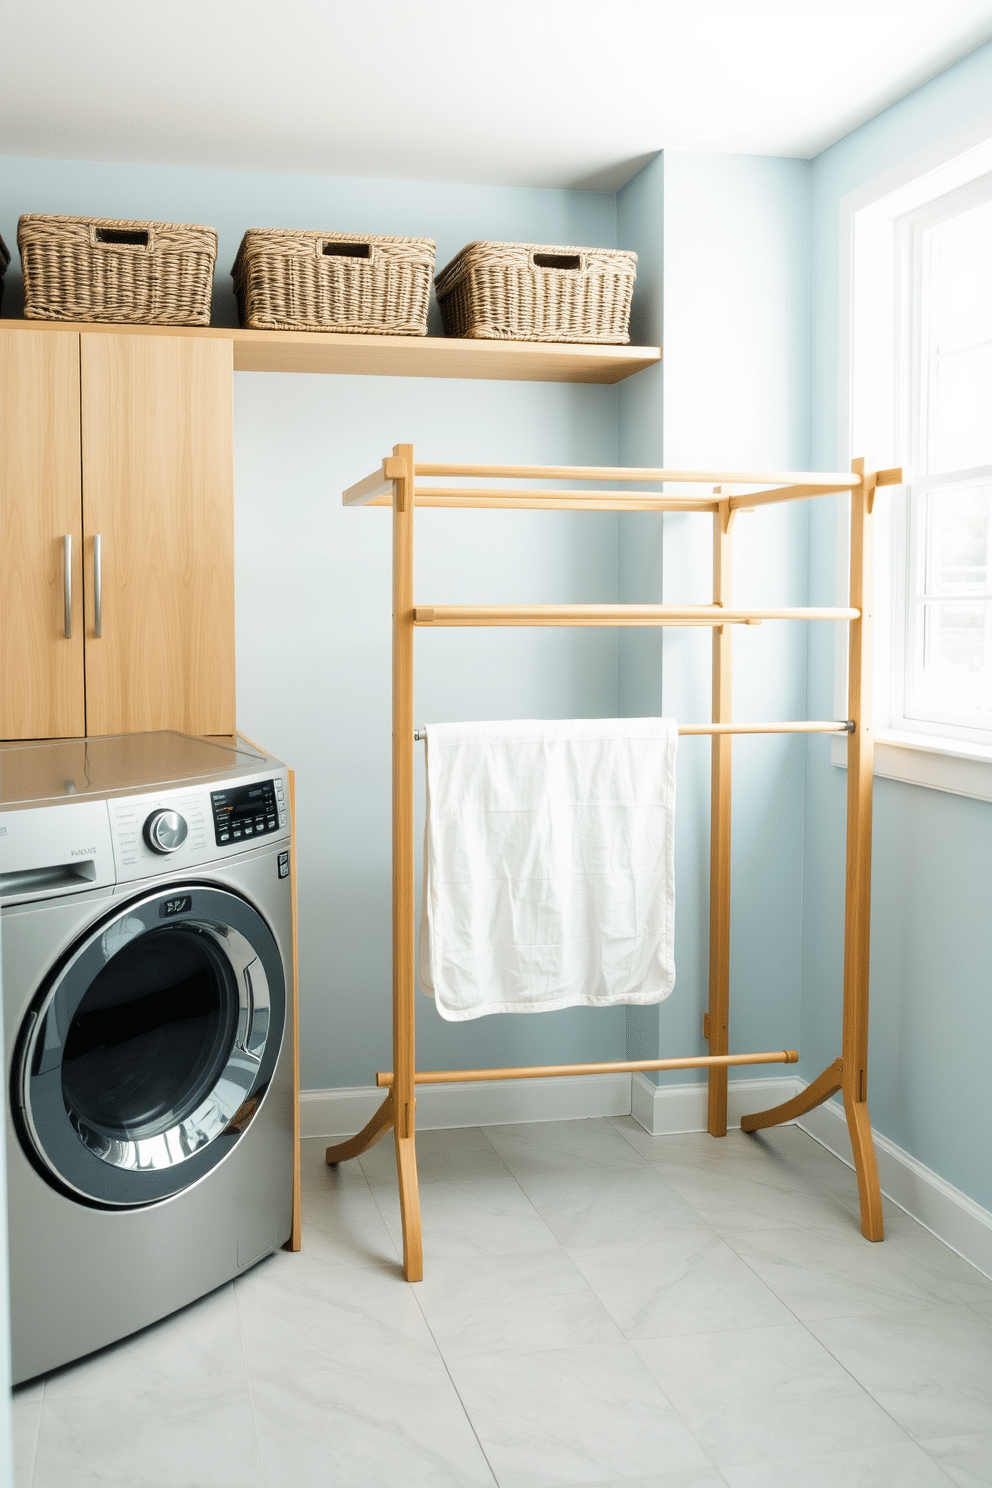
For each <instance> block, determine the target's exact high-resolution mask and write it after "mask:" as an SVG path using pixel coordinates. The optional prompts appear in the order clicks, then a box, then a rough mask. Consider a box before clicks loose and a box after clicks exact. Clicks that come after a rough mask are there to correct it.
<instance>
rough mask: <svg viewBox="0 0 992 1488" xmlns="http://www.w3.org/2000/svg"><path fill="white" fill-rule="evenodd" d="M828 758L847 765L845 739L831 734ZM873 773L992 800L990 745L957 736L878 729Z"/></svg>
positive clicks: (954, 793)
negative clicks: (963, 740) (954, 737)
mask: <svg viewBox="0 0 992 1488" xmlns="http://www.w3.org/2000/svg"><path fill="white" fill-rule="evenodd" d="M830 760H831V763H832V764H835V765H839V766H840V767H841V769H846V768H847V740H846V739H845V738H836V737H835V738H834V739H833V740H832V741H831V746H830ZM875 774H876V775H881V776H884V777H885V778H886V779H888V780H903V781H905V782H906V783H907V784H908V785H922V786H925V787H926V788H927V789H929V790H942V791H949V792H950V793H951V794H952V795H956V796H972V797H974V798H975V799H976V800H979V801H992V749H986V748H984V747H983V746H982V745H980V744H967V743H963V742H962V741H961V740H960V739H941V738H936V737H934V736H933V735H928V734H909V733H898V732H896V731H895V730H894V729H879V730H878V732H877V733H876V735H875Z"/></svg>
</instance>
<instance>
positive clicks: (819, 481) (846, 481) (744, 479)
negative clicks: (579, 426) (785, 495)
mask: <svg viewBox="0 0 992 1488" xmlns="http://www.w3.org/2000/svg"><path fill="white" fill-rule="evenodd" d="M414 474H415V475H416V476H417V477H420V476H428V475H429V476H465V477H467V478H468V479H470V480H477V479H481V480H486V479H495V480H590V481H657V482H658V483H659V484H660V483H661V482H662V481H678V482H680V483H682V482H685V483H688V484H695V483H699V484H700V485H707V486H709V485H734V486H800V485H803V486H807V485H815V486H822V487H823V488H824V490H825V491H850V490H851V489H852V487H853V486H854V485H855V484H856V482H855V480H854V478H853V476H852V475H851V474H850V473H848V472H843V471H842V472H835V471H819V470H800V471H796V470H772V471H765V470H751V471H740V470H736V471H726V470H658V469H648V468H645V467H643V466H640V467H638V466H627V465H452V464H437V463H436V462H434V461H431V462H429V463H426V464H425V463H423V462H422V461H419V460H418V461H417V464H416V465H415V467H414Z"/></svg>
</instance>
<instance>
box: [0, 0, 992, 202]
mask: <svg viewBox="0 0 992 1488" xmlns="http://www.w3.org/2000/svg"><path fill="white" fill-rule="evenodd" d="M5 12H6V13H5V18H4V21H3V24H2V29H0V46H2V51H0V153H3V154H13V155H42V156H59V157H70V158H75V159H95V160H119V161H146V162H161V163H168V164H176V165H218V166H233V167H243V168H249V169H260V168H261V169H273V170H280V171H316V172H326V173H329V174H336V175H351V176H356V175H357V176H376V177H386V178H390V177H392V178H404V179H410V180H447V181H475V182H480V183H484V182H485V183H489V182H492V183H507V184H517V185H544V186H595V187H601V188H604V189H608V190H615V189H616V188H617V187H618V186H619V185H621V184H622V183H623V182H624V181H625V180H627V179H629V177H630V176H631V175H632V174H633V173H634V171H635V170H636V169H638V167H639V166H640V164H641V163H643V161H644V160H645V159H647V158H649V157H650V156H651V155H653V154H654V152H655V151H657V150H659V149H662V148H666V147H667V148H670V149H689V150H722V151H732V152H739V153H745V154H762V155H798V156H811V155H814V154H816V153H817V152H818V151H820V150H821V149H823V148H824V147H825V146H826V145H828V144H830V143H831V142H832V141H834V140H836V139H839V138H840V137H841V136H842V135H844V134H846V133H847V132H848V131H849V130H850V129H852V128H854V127H855V126H856V125H857V124H859V123H861V122H863V121H864V120H865V119H868V118H871V116H872V115H873V114H876V113H878V111H879V110H880V109H882V108H885V107H886V106H887V105H888V104H889V103H891V102H893V101H894V100H895V99H897V98H899V97H901V96H902V95H903V94H904V93H907V92H908V91H909V90H910V89H912V88H914V87H916V86H917V85H918V84H920V83H921V82H924V81H925V80H926V79H927V78H929V77H932V76H933V75H934V74H935V73H937V72H939V71H941V70H942V69H943V68H944V67H946V66H947V65H948V64H949V63H951V62H953V61H955V60H956V59H957V58H959V57H961V56H963V55H965V53H967V52H969V51H971V50H972V49H973V48H975V47H976V46H979V45H980V44H981V43H982V42H984V41H986V40H988V39H989V38H990V37H992V0H487V3H482V0H168V3H165V0H87V3H80V0H21V3H20V4H15V3H14V0H10V3H9V4H8V5H7V6H6V7H5ZM990 110H992V99H990Z"/></svg>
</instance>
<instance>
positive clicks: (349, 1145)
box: [325, 1091, 394, 1168]
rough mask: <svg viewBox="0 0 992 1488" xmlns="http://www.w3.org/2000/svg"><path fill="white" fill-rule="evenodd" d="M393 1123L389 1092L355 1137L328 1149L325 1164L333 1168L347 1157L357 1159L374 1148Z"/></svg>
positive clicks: (391, 1097)
mask: <svg viewBox="0 0 992 1488" xmlns="http://www.w3.org/2000/svg"><path fill="white" fill-rule="evenodd" d="M393 1122H394V1116H393V1092H392V1091H390V1092H389V1094H388V1095H387V1096H386V1099H385V1100H384V1101H383V1103H382V1105H381V1106H380V1107H379V1109H378V1111H376V1113H375V1115H374V1116H373V1117H372V1120H371V1121H370V1122H368V1123H367V1124H366V1125H365V1126H363V1127H362V1129H361V1131H360V1132H359V1133H358V1135H357V1137H349V1138H348V1140H347V1142H338V1143H336V1144H335V1146H333V1147H328V1149H327V1154H326V1159H325V1160H326V1162H327V1163H328V1165H329V1166H330V1167H332V1168H333V1167H335V1166H336V1164H337V1163H339V1162H347V1161H348V1159H349V1157H358V1156H360V1154H361V1153H363V1152H368V1150H369V1148H370V1147H374V1146H375V1144H376V1142H378V1141H379V1139H380V1138H381V1137H384V1136H385V1135H386V1133H387V1131H388V1130H389V1128H390V1127H391V1126H392V1125H393Z"/></svg>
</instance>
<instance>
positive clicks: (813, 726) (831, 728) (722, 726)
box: [413, 718, 854, 744]
mask: <svg viewBox="0 0 992 1488" xmlns="http://www.w3.org/2000/svg"><path fill="white" fill-rule="evenodd" d="M853 728H854V725H853V723H852V722H851V719H850V718H837V719H832V720H831V719H817V720H815V721H813V720H807V719H799V720H798V721H796V722H789V723H680V724H679V733H680V734H685V735H690V734H849V733H851V732H852V730H853ZM413 737H414V739H415V740H416V741H417V743H418V744H422V743H423V741H424V740H425V739H426V738H427V728H426V726H425V727H421V728H418V729H415V730H414V733H413Z"/></svg>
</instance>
